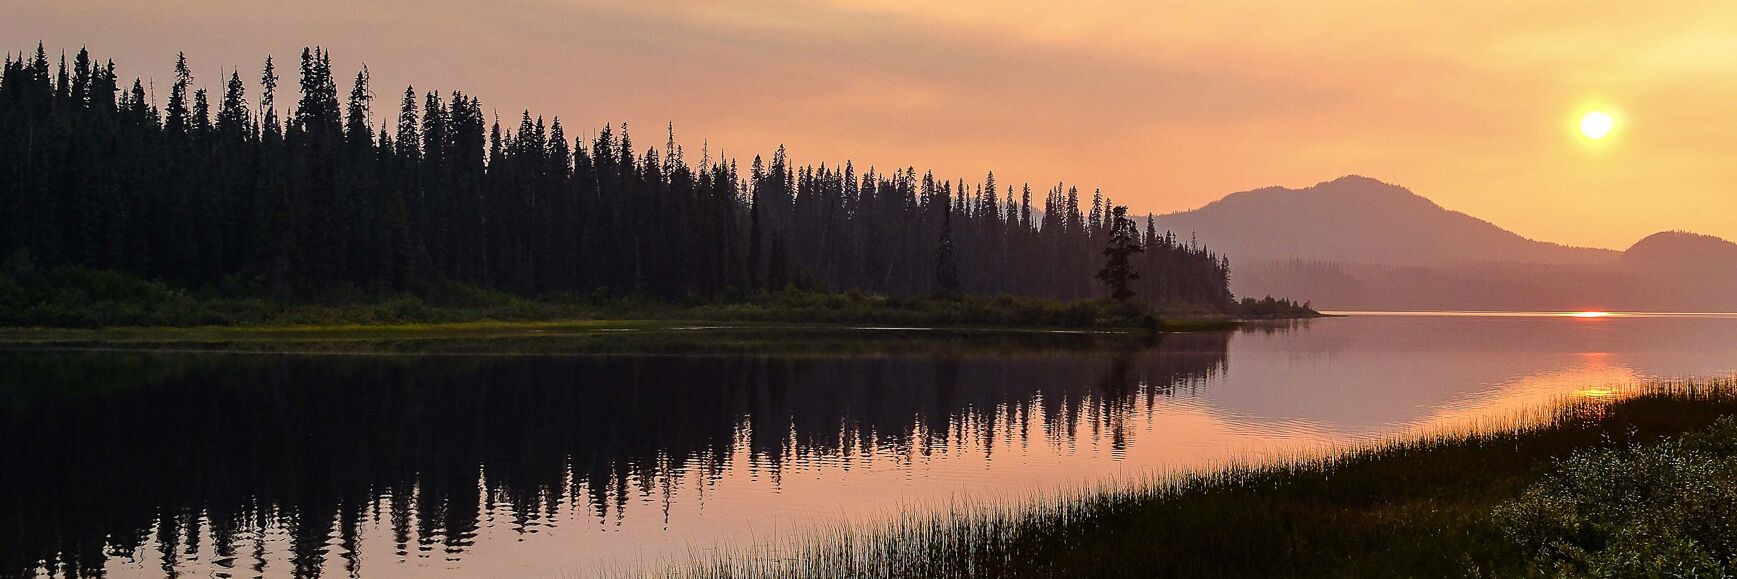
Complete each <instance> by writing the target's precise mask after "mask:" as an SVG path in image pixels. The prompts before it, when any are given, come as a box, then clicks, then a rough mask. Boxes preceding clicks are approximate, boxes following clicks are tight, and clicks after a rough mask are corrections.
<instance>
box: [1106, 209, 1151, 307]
mask: <svg viewBox="0 0 1737 579" xmlns="http://www.w3.org/2000/svg"><path fill="white" fill-rule="evenodd" d="M1145 251H1146V248H1143V247H1140V238H1139V232H1138V231H1136V230H1135V229H1134V221H1133V220H1131V219H1128V208H1127V207H1126V206H1121V205H1118V206H1116V208H1115V209H1114V210H1113V211H1112V212H1111V215H1110V246H1109V247H1105V248H1104V256H1105V257H1108V258H1109V259H1108V260H1106V261H1105V263H1104V269H1101V270H1098V275H1097V278H1098V281H1101V282H1104V285H1107V286H1110V297H1111V298H1113V299H1115V300H1116V301H1122V302H1125V301H1128V298H1131V297H1134V290H1132V289H1129V287H1128V286H1129V285H1130V284H1131V283H1132V282H1133V281H1134V280H1137V279H1140V274H1139V272H1136V271H1134V265H1133V264H1132V263H1129V261H1128V257H1129V256H1131V255H1133V254H1136V253H1142V252H1145Z"/></svg>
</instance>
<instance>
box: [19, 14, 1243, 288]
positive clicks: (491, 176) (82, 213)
mask: <svg viewBox="0 0 1737 579" xmlns="http://www.w3.org/2000/svg"><path fill="white" fill-rule="evenodd" d="M175 70H176V73H175V76H174V79H173V83H172V84H171V85H170V86H169V87H168V88H169V90H168V95H167V99H166V103H165V104H164V105H162V106H161V107H159V106H158V104H157V102H156V94H155V93H156V91H155V88H154V87H153V88H151V89H147V86H148V83H147V82H146V81H144V80H142V79H134V80H132V81H131V82H122V81H121V80H120V79H119V78H117V73H116V68H115V64H114V62H113V61H112V60H109V61H103V62H99V60H98V58H97V57H95V56H92V55H91V54H90V53H89V52H88V51H86V50H82V49H81V50H79V51H78V52H77V53H76V54H75V55H71V56H70V57H69V56H67V55H66V54H64V53H62V54H61V55H60V56H59V58H57V59H53V61H52V62H51V59H50V57H49V54H48V52H47V51H46V50H45V49H44V48H43V47H42V46H41V45H40V44H39V45H38V46H37V47H36V49H35V50H34V52H33V53H32V52H29V51H26V52H21V53H18V54H9V55H8V56H7V57H6V60H5V67H4V74H3V76H0V260H4V262H3V263H0V265H3V267H0V269H3V270H5V271H8V272H19V271H38V272H42V271H52V270H56V269H66V268H78V269H80V270H87V271H101V272H115V273H120V274H125V275H127V276H136V277H138V278H143V279H146V280H152V281H154V282H160V283H163V284H168V285H169V286H172V287H175V288H182V289H184V290H187V291H193V292H208V293H214V294H220V295H231V296H254V297H262V298H270V299H274V300H284V301H289V302H333V301H342V300H345V299H353V298H354V297H355V296H367V295H396V294H414V293H416V292H417V291H419V290H420V289H421V288H426V287H429V286H430V285H431V284H452V283H456V284H467V285H471V286H476V287H479V288H487V289H490V290H498V291H502V292H507V293H510V294H514V295H519V296H550V295H567V296H579V297H581V298H590V297H595V298H599V299H601V298H608V297H619V296H635V297H641V298H649V299H655V300H662V301H668V302H681V301H684V300H689V301H691V300H706V301H719V300H729V299H732V298H739V297H741V296H745V295H752V294H754V293H756V292H764V291H768V290H779V289H783V288H797V289H804V290H812V291H823V292H843V291H851V290H858V291H862V292H868V293H873V294H882V295H888V296H919V295H932V294H937V293H949V292H964V293H966V294H975V295H993V294H1014V295H1023V296H1032V297H1041V298H1051V299H1058V300H1077V299H1085V298H1094V297H1101V296H1105V295H1108V294H1109V291H1108V290H1106V288H1105V287H1104V285H1105V284H1101V283H1099V279H1095V278H1099V277H1102V276H1101V275H1099V274H1100V269H1101V268H1104V267H1105V266H1104V264H1105V255H1107V253H1106V247H1111V248H1112V249H1115V248H1116V247H1120V248H1121V249H1119V250H1116V251H1117V253H1118V255H1119V259H1121V260H1123V261H1124V262H1125V263H1124V267H1122V269H1121V270H1119V275H1117V276H1116V277H1118V278H1119V279H1121V280H1122V281H1123V282H1125V283H1128V284H1131V286H1130V287H1129V290H1130V291H1131V295H1132V299H1134V300H1137V301H1138V302H1139V303H1142V304H1144V305H1147V306H1151V307H1155V308H1187V309H1191V310H1194V311H1203V310H1206V311H1210V310H1219V311H1224V310H1227V309H1230V308H1233V307H1235V302H1233V301H1232V297H1231V294H1230V292H1229V289H1228V286H1229V260H1228V259H1226V258H1225V257H1223V256H1220V255H1217V254H1215V253H1214V252H1212V251H1210V250H1208V249H1206V248H1204V247H1202V246H1200V245H1199V244H1197V243H1195V242H1193V241H1192V240H1185V239H1179V238H1178V237H1177V236H1176V235H1174V234H1173V233H1170V232H1165V231H1158V230H1156V228H1154V227H1153V224H1152V222H1151V216H1150V215H1148V216H1147V217H1146V222H1145V224H1144V228H1143V229H1142V228H1140V227H1139V224H1138V222H1137V219H1133V218H1128V219H1124V218H1120V215H1121V214H1122V212H1121V211H1118V209H1120V208H1119V206H1117V205H1115V204H1114V202H1113V201H1112V200H1111V199H1110V198H1109V197H1107V196H1105V195H1104V194H1103V193H1101V192H1099V191H1092V192H1091V193H1090V194H1089V197H1090V198H1089V199H1088V200H1082V193H1081V190H1080V188H1078V187H1074V186H1067V185H1063V184H1059V183H1058V184H1055V185H1050V186H1047V187H1040V189H1042V191H1041V192H1039V193H1034V191H1033V188H1032V186H1031V185H1029V184H1020V185H1019V186H1018V187H1015V186H1013V185H1012V184H1009V183H1001V182H998V181H997V180H996V178H995V175H994V174H993V173H989V174H987V175H985V176H984V177H983V178H982V179H981V180H980V181H978V182H970V183H968V182H967V181H966V180H964V179H950V178H941V177H937V176H935V175H934V174H933V173H932V172H928V171H925V172H921V173H919V172H918V171H917V170H916V169H915V168H912V167H905V168H876V167H872V166H870V167H857V166H855V165H854V164H853V163H851V162H849V161H846V162H844V163H842V164H834V165H830V166H829V165H827V164H820V165H818V166H815V165H801V166H798V165H796V164H795V162H794V161H792V160H791V159H790V158H788V157H787V156H786V154H785V152H784V149H783V147H780V148H779V149H778V150H777V151H775V152H773V153H771V154H770V155H769V156H765V157H763V156H759V155H756V156H754V157H753V159H752V160H751V161H749V162H747V163H746V166H745V167H743V166H739V165H738V162H737V160H736V159H733V158H725V157H723V156H722V155H719V156H717V157H716V158H714V156H713V154H712V151H710V148H709V147H702V148H701V150H700V154H699V155H697V157H698V161H697V162H695V161H693V158H694V157H696V155H694V154H692V151H690V150H685V149H684V148H683V147H682V146H681V145H679V144H677V142H676V138H675V131H674V127H673V126H671V127H659V128H660V129H665V130H662V131H658V135H657V136H658V137H660V140H661V141H662V142H661V143H656V144H655V145H652V146H646V147H639V146H638V145H636V144H635V142H634V140H633V139H632V137H631V136H630V134H629V131H628V127H627V125H626V124H625V123H622V124H620V125H604V126H602V127H601V128H600V129H598V130H596V133H595V137H594V138H591V139H590V140H589V142H587V141H586V140H585V139H583V138H570V137H569V136H568V129H567V128H566V127H563V125H562V123H561V121H560V119H558V118H552V119H550V120H548V121H547V122H546V121H545V120H544V118H543V117H541V116H537V115H535V114H533V113H532V112H530V111H524V112H522V113H521V114H520V115H518V118H517V119H511V118H509V119H507V120H506V121H505V124H503V121H502V119H500V118H498V117H497V118H489V117H490V115H488V114H486V113H485V112H484V111H485V108H484V107H483V105H482V103H481V102H480V101H479V100H478V99H477V98H476V97H474V96H471V95H469V94H466V93H464V92H462V91H451V92H442V91H437V90H418V89H417V88H415V87H406V88H404V90H403V92H402V93H401V94H402V99H400V100H399V101H398V102H397V103H396V105H397V106H396V109H395V110H393V109H391V108H390V107H391V104H392V103H390V101H388V102H381V101H382V100H383V99H380V98H377V97H376V94H375V92H374V88H373V87H372V86H371V85H370V82H369V73H368V71H367V69H366V68H365V67H364V68H363V69H362V70H360V71H358V72H357V73H356V74H355V76H354V77H353V80H351V81H350V82H346V83H344V84H347V85H348V86H349V89H348V91H347V94H340V89H339V86H340V78H339V77H338V76H337V73H334V71H333V70H332V66H331V59H330V54H329V53H328V52H327V51H324V50H322V49H319V48H308V49H304V50H303V51H302V53H301V54H300V59H299V61H298V62H297V63H296V69H295V70H294V71H280V70H279V67H278V63H277V62H274V61H273V60H272V59H271V58H267V59H266V61H265V62H264V63H263V66H262V67H261V68H260V72H259V76H258V78H257V79H250V81H252V82H244V81H243V75H242V73H241V72H240V71H239V70H235V71H232V72H230V74H229V75H228V78H221V79H217V80H218V81H219V82H218V84H219V85H220V86H219V87H218V88H217V89H216V90H208V89H207V88H206V87H205V85H203V84H201V80H200V79H196V78H194V75H193V74H192V73H191V70H192V67H190V66H189V64H188V61H187V58H186V56H185V55H180V56H178V57H177V59H176V66H175ZM248 76H250V77H251V76H252V75H248ZM285 76H294V77H295V81H296V83H297V85H296V93H295V94H290V93H289V92H288V91H287V90H280V85H279V83H280V82H288V81H287V80H285V79H284V77H285ZM346 78H348V76H347V75H346ZM250 86H254V87H257V89H256V90H254V91H250V90H249V87H250ZM286 88H287V87H286ZM393 94H394V95H397V94H398V93H393ZM280 109H281V112H280ZM515 120H516V121H517V122H516V123H514V122H513V121H515ZM1034 197H1035V199H1034ZM1130 236H1131V237H1132V238H1133V239H1132V242H1133V243H1134V244H1137V247H1135V248H1134V249H1135V250H1134V251H1130V250H1129V248H1128V246H1129V240H1128V237H1130ZM1135 272H1137V274H1136V275H1133V276H1129V275H1127V274H1129V273H1135ZM3 278H4V276H0V286H3V285H5V284H7V283H11V282H7V281H6V280H5V279H3ZM14 285H16V284H14ZM953 285H956V286H957V287H938V286H953ZM6 291H7V288H5V287H0V301H4V298H5V296H4V295H3V294H5V293H6ZM1118 293H1120V292H1118Z"/></svg>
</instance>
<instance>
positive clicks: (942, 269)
mask: <svg viewBox="0 0 1737 579" xmlns="http://www.w3.org/2000/svg"><path fill="white" fill-rule="evenodd" d="M941 215H942V217H941V241H940V248H939V252H940V256H939V257H937V258H936V260H935V295H938V296H941V297H944V298H949V299H951V298H956V297H959V293H960V287H959V257H958V256H957V255H955V254H954V251H953V211H952V209H951V208H948V209H945V210H943V211H942V213H941Z"/></svg>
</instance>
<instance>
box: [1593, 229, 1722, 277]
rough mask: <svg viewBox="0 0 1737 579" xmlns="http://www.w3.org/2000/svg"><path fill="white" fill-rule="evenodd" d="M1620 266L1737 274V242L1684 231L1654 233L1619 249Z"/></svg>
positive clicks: (1648, 270) (1669, 272)
mask: <svg viewBox="0 0 1737 579" xmlns="http://www.w3.org/2000/svg"><path fill="white" fill-rule="evenodd" d="M1621 263H1622V266H1623V267H1625V268H1628V269H1630V270H1632V271H1635V272H1638V273H1643V274H1654V275H1660V274H1662V275H1672V274H1678V275H1701V276H1705V277H1710V278H1722V279H1730V278H1733V277H1737V243H1732V242H1729V241H1726V240H1724V239H1720V238H1717V237H1713V236H1711V235H1701V234H1698V233H1689V232H1686V231H1665V232H1661V233H1654V234H1652V235H1649V236H1647V237H1646V239H1642V240H1640V241H1638V242H1635V244H1634V245H1632V246H1629V248H1628V250H1627V251H1624V252H1622V260H1621Z"/></svg>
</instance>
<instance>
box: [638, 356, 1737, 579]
mask: <svg viewBox="0 0 1737 579" xmlns="http://www.w3.org/2000/svg"><path fill="white" fill-rule="evenodd" d="M1734 413H1737V382H1734V381H1732V380H1729V379H1727V380H1719V381H1710V382H1669V383H1659V384H1653V385H1649V386H1645V387H1642V388H1639V389H1637V390H1635V391H1634V392H1632V393H1631V394H1630V395H1629V396H1627V397H1623V398H1619V399H1611V400H1591V399H1578V400H1573V401H1565V402H1563V403H1561V404H1559V405H1556V406H1554V407H1553V408H1550V409H1548V410H1541V411H1536V412H1531V413H1526V414H1521V415H1517V416H1514V417H1511V418H1509V419H1505V420H1500V421H1489V422H1484V423H1479V424H1467V425H1465V427H1464V428H1460V429H1452V430H1449V431H1448V432H1445V433H1437V434H1433V435H1427V436H1420V437H1410V438H1401V439H1395V440H1389V441H1385V442H1371V443H1368V444H1365V445H1361V446H1358V447H1355V448H1351V449H1348V450H1343V451H1340V452H1335V453H1323V454H1314V455H1311V456H1303V457H1290V458H1284V457H1277V458H1273V459H1268V460H1250V461H1243V462H1241V463H1239V464H1234V465H1232V466H1228V467H1225V468H1222V469H1219V470H1214V471H1209V472H1204V473H1192V474H1179V475H1171V476H1158V477H1153V478H1150V479H1146V480H1143V481H1139V482H1136V483H1132V484H1115V483H1110V484H1102V485H1098V486H1096V487H1093V488H1087V489H1080V490H1076V491H1069V492H1062V493H1058V494H1056V495H1053V496H1051V497H1049V498H1044V499H1037V500H1030V501H1014V502H1006V503H965V502H961V503H955V504H951V505H948V506H946V507H944V508H942V509H941V510H939V511H927V512H924V511H907V512H905V514H903V515H901V516H900V517H898V518H896V519H895V520H893V521H892V522H890V523H888V524H884V525H864V524H844V525H840V526H836V527H831V528H823V529H818V530H817V531H816V532H813V533H810V534H807V535H805V536H802V537H799V538H795V539H793V540H790V541H787V542H770V543H763V544H758V545H752V546H746V547H736V548H719V549H717V550H712V551H704V552H695V553H694V554H692V555H691V556H690V558H689V560H687V561H682V562H676V563H673V564H671V565H669V566H666V567H648V568H646V569H645V570H617V571H616V572H615V573H614V574H615V575H617V576H675V577H694V578H710V577H1153V576H1182V577H1198V576H1218V577H1223V576H1239V577H1241V576H1384V577H1385V576H1412V577H1437V576H1473V577H1478V576H1499V577H1512V576H1528V575H1547V574H1551V571H1552V570H1551V569H1549V568H1547V567H1544V566H1541V565H1540V564H1539V563H1538V559H1537V557H1536V553H1535V549H1532V548H1530V547H1528V545H1527V544H1526V543H1524V542H1523V541H1516V540H1514V539H1513V538H1512V537H1511V536H1510V534H1509V533H1505V531H1504V529H1503V527H1502V525H1501V524H1499V521H1498V520H1497V518H1496V517H1495V516H1494V514H1493V513H1495V512H1496V511H1497V509H1498V507H1499V506H1501V505H1503V504H1504V503H1507V502H1509V501H1512V500H1513V499H1515V498H1516V497H1519V496H1521V495H1522V494H1523V493H1524V492H1525V489H1527V488H1528V487H1529V486H1530V485H1534V484H1535V483H1537V481H1539V480H1541V479H1543V478H1545V477H1546V476H1548V474H1549V473H1550V472H1551V469H1552V468H1555V465H1556V464H1557V462H1556V461H1557V460H1558V459H1562V458H1564V457H1568V456H1570V455H1572V454H1573V453H1574V452H1576V451H1585V450H1587V449H1599V448H1611V447H1615V446H1619V445H1645V444H1652V443H1656V442H1658V441H1660V440H1664V439H1666V438H1667V437H1671V436H1676V435H1680V434H1683V433H1686V432H1692V431H1696V430H1699V429H1702V428H1704V427H1706V426H1707V425H1709V424H1712V423H1713V422H1714V421H1715V420H1716V419H1718V418H1719V417H1721V416H1724V415H1729V414H1734ZM1632 480H1634V479H1631V481H1632ZM1630 484H1641V483H1639V482H1631V483H1630ZM1618 490H1619V491H1620V489H1618Z"/></svg>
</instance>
